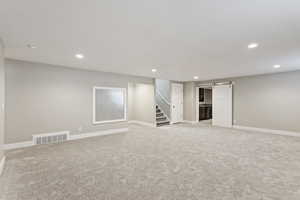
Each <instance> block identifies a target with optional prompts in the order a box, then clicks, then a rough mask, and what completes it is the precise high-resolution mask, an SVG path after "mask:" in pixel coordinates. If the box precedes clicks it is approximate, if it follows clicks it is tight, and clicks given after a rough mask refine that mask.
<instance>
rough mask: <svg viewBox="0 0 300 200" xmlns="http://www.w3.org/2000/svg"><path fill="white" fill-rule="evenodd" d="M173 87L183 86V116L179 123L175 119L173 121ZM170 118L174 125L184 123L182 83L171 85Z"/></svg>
mask: <svg viewBox="0 0 300 200" xmlns="http://www.w3.org/2000/svg"><path fill="white" fill-rule="evenodd" d="M173 85H181V87H182V104H181V107H182V115H181V118H180V120H179V121H176V122H174V119H173V95H174V94H173ZM170 115H171V116H170V118H171V122H170V123H171V124H174V123H179V122H183V84H182V83H171V111H170Z"/></svg>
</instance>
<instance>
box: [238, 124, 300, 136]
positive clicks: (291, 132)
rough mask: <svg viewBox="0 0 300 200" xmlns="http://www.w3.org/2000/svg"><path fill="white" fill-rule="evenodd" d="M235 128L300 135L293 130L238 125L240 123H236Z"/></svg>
mask: <svg viewBox="0 0 300 200" xmlns="http://www.w3.org/2000/svg"><path fill="white" fill-rule="evenodd" d="M233 128H235V129H240V130H247V131H258V132H264V133H271V134H276V135H285V136H294V137H300V133H298V132H293V131H284V130H274V129H266V128H255V127H248V126H238V125H234V126H233Z"/></svg>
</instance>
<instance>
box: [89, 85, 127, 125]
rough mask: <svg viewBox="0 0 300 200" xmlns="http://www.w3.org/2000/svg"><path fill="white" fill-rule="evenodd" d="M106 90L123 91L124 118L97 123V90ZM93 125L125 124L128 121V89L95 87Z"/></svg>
mask: <svg viewBox="0 0 300 200" xmlns="http://www.w3.org/2000/svg"><path fill="white" fill-rule="evenodd" d="M97 89H104V90H122V92H123V101H124V118H123V119H116V120H106V121H96V112H95V111H96V108H95V104H96V90H97ZM92 109H93V124H95V125H97V124H105V123H113V122H124V121H126V120H127V89H126V88H118V87H97V86H95V87H93V108H92Z"/></svg>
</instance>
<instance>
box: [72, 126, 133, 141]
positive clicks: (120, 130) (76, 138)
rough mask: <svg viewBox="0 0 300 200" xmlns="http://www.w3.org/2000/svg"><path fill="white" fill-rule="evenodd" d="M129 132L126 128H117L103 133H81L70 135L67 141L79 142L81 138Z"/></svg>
mask: <svg viewBox="0 0 300 200" xmlns="http://www.w3.org/2000/svg"><path fill="white" fill-rule="evenodd" d="M127 131H129V129H128V128H119V129H108V130H104V131H96V132H90V133H83V134H78V135H70V138H69V140H79V139H83V138H89V137H96V136H104V135H112V134H117V133H123V132H127Z"/></svg>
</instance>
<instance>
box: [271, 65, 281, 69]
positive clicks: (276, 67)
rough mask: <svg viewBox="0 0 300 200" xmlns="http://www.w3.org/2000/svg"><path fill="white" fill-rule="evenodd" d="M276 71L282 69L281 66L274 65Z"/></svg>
mask: <svg viewBox="0 0 300 200" xmlns="http://www.w3.org/2000/svg"><path fill="white" fill-rule="evenodd" d="M273 67H274V68H275V69H278V68H280V67H281V66H280V65H274V66H273Z"/></svg>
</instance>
